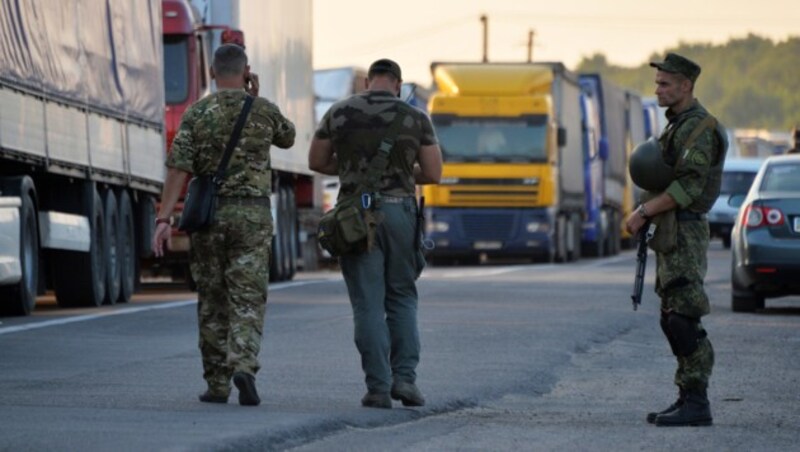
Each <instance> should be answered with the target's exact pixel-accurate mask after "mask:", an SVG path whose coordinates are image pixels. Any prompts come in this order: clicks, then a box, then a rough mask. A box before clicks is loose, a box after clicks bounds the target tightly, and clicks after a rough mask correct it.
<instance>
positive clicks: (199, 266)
mask: <svg viewBox="0 0 800 452" xmlns="http://www.w3.org/2000/svg"><path fill="white" fill-rule="evenodd" d="M271 238H272V216H271V213H270V211H269V209H268V208H266V207H258V206H224V207H221V208H220V209H218V210H217V213H216V222H215V224H214V225H213V226H211V227H210V228H209V229H208V230H206V231H200V232H195V233H193V234H192V236H191V241H192V258H191V271H192V276H193V277H194V280H195V281H196V282H197V301H198V303H197V319H198V326H199V333H200V334H199V346H200V352H201V354H202V357H203V378H204V379H205V380H206V382H207V383H208V388H209V390H211V391H212V392H215V393H217V394H228V393H229V392H230V380H231V376H232V375H233V373H234V372H237V371H244V372H247V373H249V374H253V375H255V374H256V372H258V369H259V367H260V366H259V363H258V352H259V351H260V349H261V336H262V333H263V328H264V313H265V309H266V304H267V281H268V279H269V255H270V240H271Z"/></svg>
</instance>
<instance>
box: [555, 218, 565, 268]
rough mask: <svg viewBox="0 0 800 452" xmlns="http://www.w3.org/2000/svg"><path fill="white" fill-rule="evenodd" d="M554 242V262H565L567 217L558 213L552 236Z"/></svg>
mask: <svg viewBox="0 0 800 452" xmlns="http://www.w3.org/2000/svg"><path fill="white" fill-rule="evenodd" d="M553 241H554V242H555V245H556V247H555V256H554V258H553V260H554V261H555V262H566V260H567V218H566V217H565V216H564V215H561V214H559V215H558V216H557V217H556V230H555V235H554V238H553Z"/></svg>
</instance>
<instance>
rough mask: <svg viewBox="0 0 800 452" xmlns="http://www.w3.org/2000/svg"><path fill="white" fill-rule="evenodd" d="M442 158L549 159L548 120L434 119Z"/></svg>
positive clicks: (468, 159)
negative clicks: (546, 144) (546, 145)
mask: <svg viewBox="0 0 800 452" xmlns="http://www.w3.org/2000/svg"><path fill="white" fill-rule="evenodd" d="M433 125H434V128H435V129H436V135H437V137H438V138H439V144H440V146H441V148H442V155H443V157H444V159H445V161H450V162H531V161H544V160H546V159H547V152H546V149H545V143H546V141H547V117H546V116H543V115H536V116H522V117H516V118H496V117H494V118H485V117H470V118H465V117H456V116H452V115H433Z"/></svg>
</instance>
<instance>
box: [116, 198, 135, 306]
mask: <svg viewBox="0 0 800 452" xmlns="http://www.w3.org/2000/svg"><path fill="white" fill-rule="evenodd" d="M118 210H119V213H118V214H119V218H118V219H119V223H118V226H117V229H118V230H119V241H118V242H117V250H118V254H117V255H118V258H119V261H120V290H119V298H118V299H117V301H118V302H120V303H127V302H129V301H130V299H131V296H133V291H134V289H135V287H136V236H135V234H136V233H135V231H134V229H133V207H132V206H131V198H130V196H128V192H127V191H126V190H123V191H121V192H120V194H119V205H118Z"/></svg>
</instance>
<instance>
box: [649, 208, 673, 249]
mask: <svg viewBox="0 0 800 452" xmlns="http://www.w3.org/2000/svg"><path fill="white" fill-rule="evenodd" d="M675 212H676V211H675V209H672V210H668V211H666V212H662V213H660V214H658V215H656V216H655V217H653V219H652V220H650V221H652V222H653V223H654V224H655V225H656V232H655V234H654V235H653V238H652V239H650V242H649V243H648V246H649V247H650V249H651V250H653V251H656V252H658V253H669V252H671V251H672V250H674V249H675V248H676V247H677V246H678V219H677V218H676V214H675Z"/></svg>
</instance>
